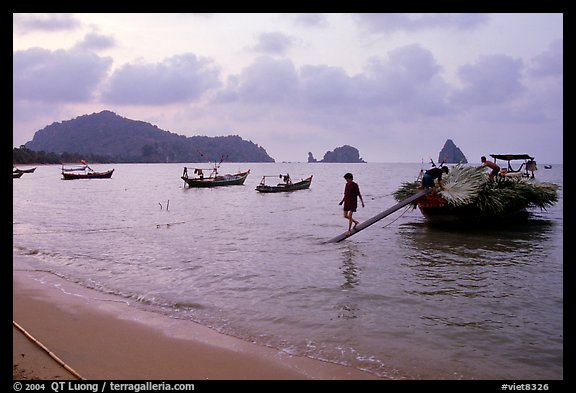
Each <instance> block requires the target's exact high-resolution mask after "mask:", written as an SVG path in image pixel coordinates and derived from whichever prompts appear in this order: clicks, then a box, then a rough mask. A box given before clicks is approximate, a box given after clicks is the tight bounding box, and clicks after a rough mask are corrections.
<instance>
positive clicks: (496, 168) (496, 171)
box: [480, 156, 500, 180]
mask: <svg viewBox="0 0 576 393" xmlns="http://www.w3.org/2000/svg"><path fill="white" fill-rule="evenodd" d="M480 161H482V165H484V166H487V167H488V168H490V169H492V172H490V175H488V178H489V179H490V180H492V179H494V176H496V175H498V174H499V173H500V167H499V166H498V165H496V163H495V162H490V161H486V157H485V156H482V157H480Z"/></svg>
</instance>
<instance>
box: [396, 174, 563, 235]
mask: <svg viewBox="0 0 576 393" xmlns="http://www.w3.org/2000/svg"><path fill="white" fill-rule="evenodd" d="M442 180H443V181H442V182H443V188H442V189H439V188H434V189H433V190H432V192H430V193H428V194H427V195H424V196H422V197H419V198H417V199H416V200H415V201H414V202H413V203H412V206H413V207H414V208H416V207H418V208H419V210H420V212H421V213H422V215H423V216H424V218H426V220H427V222H428V223H430V224H434V225H459V226H462V225H463V226H474V225H477V224H486V223H498V224H502V223H508V222H518V221H519V220H525V219H527V218H528V217H529V216H530V210H531V209H532V208H540V209H541V210H545V209H546V208H547V207H550V206H552V205H553V204H555V203H556V202H557V201H558V195H557V190H558V188H559V187H558V185H556V184H553V183H546V182H537V181H535V180H533V179H532V178H527V177H526V176H509V175H508V174H506V175H504V176H496V177H494V179H493V180H490V179H489V177H488V176H487V174H486V168H485V167H484V166H478V167H476V166H466V165H463V164H458V165H456V166H454V167H453V168H452V169H450V172H449V173H448V174H447V175H446V176H445V177H444V176H443V178H442ZM421 191H422V183H421V181H420V179H417V180H416V181H415V182H407V183H404V184H403V185H402V186H401V187H400V188H399V189H398V190H397V191H396V192H395V193H394V198H395V199H396V200H397V201H401V200H403V199H405V198H407V197H409V196H411V195H414V194H417V193H418V192H421Z"/></svg>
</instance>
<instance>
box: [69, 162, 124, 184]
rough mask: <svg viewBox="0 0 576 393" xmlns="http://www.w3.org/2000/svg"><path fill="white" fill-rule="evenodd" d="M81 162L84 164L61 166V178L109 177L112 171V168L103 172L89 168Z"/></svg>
mask: <svg viewBox="0 0 576 393" xmlns="http://www.w3.org/2000/svg"><path fill="white" fill-rule="evenodd" d="M82 163H83V164H84V165H82V166H79V167H74V168H64V166H62V179H63V180H75V179H110V178H111V177H112V174H113V173H114V169H110V170H108V171H105V172H97V171H95V170H93V169H92V168H90V167H89V166H88V165H87V164H86V163H85V162H84V161H83V162H82Z"/></svg>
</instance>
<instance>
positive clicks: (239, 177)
mask: <svg viewBox="0 0 576 393" xmlns="http://www.w3.org/2000/svg"><path fill="white" fill-rule="evenodd" d="M219 167H220V165H217V164H216V165H214V167H213V168H209V169H205V168H194V174H195V175H196V176H195V177H189V175H188V167H184V171H183V172H182V176H181V179H182V180H184V183H185V184H187V185H188V187H190V188H207V187H222V186H241V185H243V184H244V181H246V178H247V177H248V175H249V174H250V169H248V170H247V171H245V172H238V173H234V174H226V175H219V174H218V168H219ZM204 171H209V172H210V174H209V175H208V176H204Z"/></svg>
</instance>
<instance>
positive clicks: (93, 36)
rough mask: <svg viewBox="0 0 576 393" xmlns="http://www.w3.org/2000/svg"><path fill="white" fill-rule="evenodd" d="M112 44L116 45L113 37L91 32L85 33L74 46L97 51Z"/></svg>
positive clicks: (112, 45) (111, 46) (108, 47)
mask: <svg viewBox="0 0 576 393" xmlns="http://www.w3.org/2000/svg"><path fill="white" fill-rule="evenodd" d="M114 46H116V41H115V40H114V38H113V37H111V36H106V35H102V34H98V33H94V32H92V33H88V34H86V35H85V36H84V39H83V40H82V41H80V42H78V43H77V44H76V45H75V46H74V48H75V49H80V50H86V51H98V50H103V49H110V48H114Z"/></svg>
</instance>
